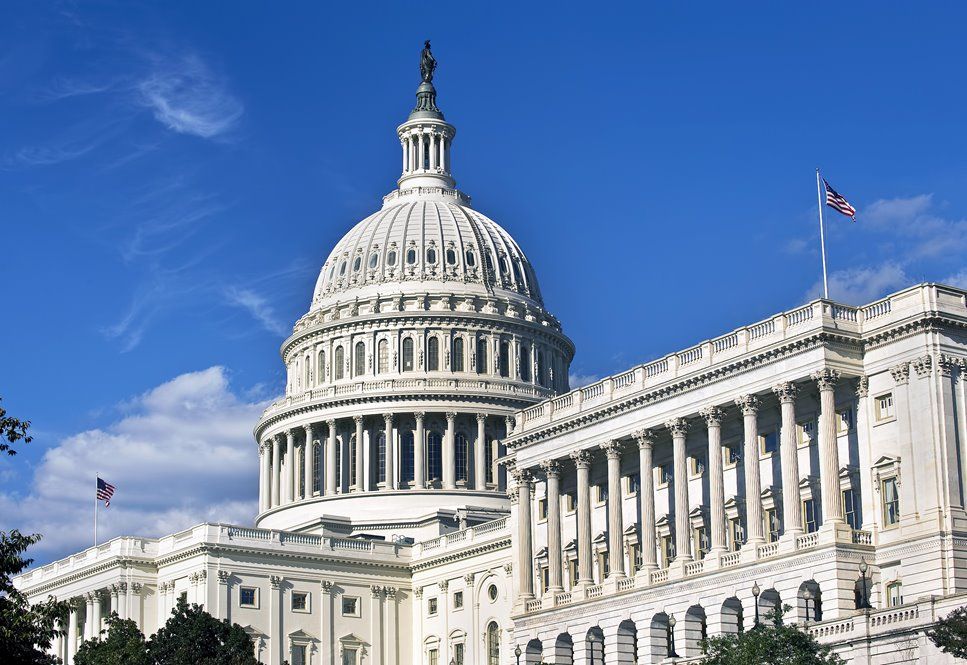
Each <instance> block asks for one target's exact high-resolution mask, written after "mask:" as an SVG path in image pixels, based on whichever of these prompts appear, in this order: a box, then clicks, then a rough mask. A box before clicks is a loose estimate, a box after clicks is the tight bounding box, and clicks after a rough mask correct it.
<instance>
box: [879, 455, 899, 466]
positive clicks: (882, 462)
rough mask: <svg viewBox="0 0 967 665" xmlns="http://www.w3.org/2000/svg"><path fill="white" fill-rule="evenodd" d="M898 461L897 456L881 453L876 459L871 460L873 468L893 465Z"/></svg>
mask: <svg viewBox="0 0 967 665" xmlns="http://www.w3.org/2000/svg"><path fill="white" fill-rule="evenodd" d="M899 463H900V458H899V457H893V456H892V455H883V456H882V457H880V458H879V459H878V460H876V461H875V462H873V468H874V469H877V468H883V467H886V466H894V465H896V464H899Z"/></svg>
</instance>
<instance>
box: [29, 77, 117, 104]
mask: <svg viewBox="0 0 967 665" xmlns="http://www.w3.org/2000/svg"><path fill="white" fill-rule="evenodd" d="M122 85H123V81H122V79H120V78H119V79H113V80H106V81H93V80H90V81H88V80H84V79H81V78H67V77H62V76H61V77H55V78H54V79H52V80H51V81H50V82H49V83H47V85H46V86H44V87H42V88H40V89H38V90H37V91H36V92H35V93H34V99H35V100H36V101H39V102H56V101H60V100H62V99H70V98H72V97H85V96H87V95H98V94H101V93H105V92H110V91H112V90H115V89H117V88H118V87H119V86H122Z"/></svg>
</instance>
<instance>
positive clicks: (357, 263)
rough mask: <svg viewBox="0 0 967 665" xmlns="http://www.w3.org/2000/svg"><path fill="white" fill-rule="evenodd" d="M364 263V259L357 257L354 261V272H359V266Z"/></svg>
mask: <svg viewBox="0 0 967 665" xmlns="http://www.w3.org/2000/svg"><path fill="white" fill-rule="evenodd" d="M362 263H363V257H361V256H357V257H356V258H355V259H353V272H359V266H361V265H362Z"/></svg>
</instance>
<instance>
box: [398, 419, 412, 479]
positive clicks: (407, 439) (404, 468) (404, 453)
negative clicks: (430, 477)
mask: <svg viewBox="0 0 967 665" xmlns="http://www.w3.org/2000/svg"><path fill="white" fill-rule="evenodd" d="M400 482H401V483H412V482H413V432H410V431H406V432H403V433H402V434H400Z"/></svg>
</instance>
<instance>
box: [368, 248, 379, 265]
mask: <svg viewBox="0 0 967 665" xmlns="http://www.w3.org/2000/svg"><path fill="white" fill-rule="evenodd" d="M377 263H379V254H377V253H376V252H373V253H372V254H370V255H369V267H370V268H375V267H376V264H377Z"/></svg>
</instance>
